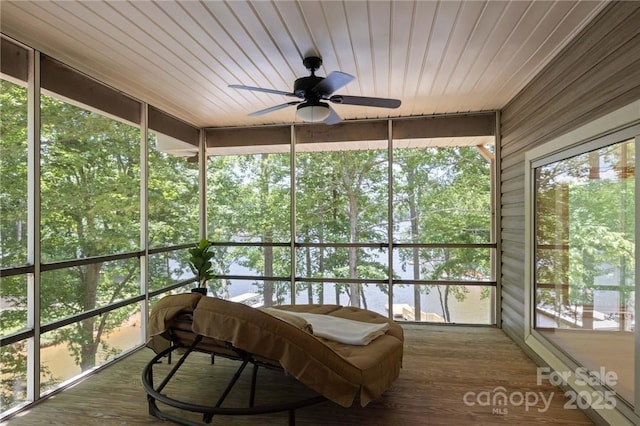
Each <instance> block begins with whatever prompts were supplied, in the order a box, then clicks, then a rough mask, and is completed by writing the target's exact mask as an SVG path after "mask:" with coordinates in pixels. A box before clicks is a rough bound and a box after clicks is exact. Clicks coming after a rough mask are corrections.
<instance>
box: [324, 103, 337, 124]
mask: <svg viewBox="0 0 640 426" xmlns="http://www.w3.org/2000/svg"><path fill="white" fill-rule="evenodd" d="M341 121H342V117H340V116H339V115H338V113H337V112H336V111H335V110H334V109H333V108H331V106H329V116H328V117H327V118H325V119H324V121H323V122H324V124H338V123H339V122H341Z"/></svg>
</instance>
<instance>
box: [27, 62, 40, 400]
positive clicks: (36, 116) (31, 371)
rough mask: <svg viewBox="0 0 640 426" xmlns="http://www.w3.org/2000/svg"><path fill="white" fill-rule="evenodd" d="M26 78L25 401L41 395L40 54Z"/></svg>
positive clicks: (32, 63) (30, 64)
mask: <svg viewBox="0 0 640 426" xmlns="http://www.w3.org/2000/svg"><path fill="white" fill-rule="evenodd" d="M29 59H30V61H29V67H30V69H29V81H28V90H27V97H28V101H27V108H28V114H27V117H28V118H27V120H28V121H27V129H28V130H27V132H28V135H27V138H28V142H27V143H28V160H27V161H28V167H27V170H28V177H27V182H28V183H27V204H28V207H27V211H28V213H27V214H28V216H27V227H28V249H27V253H28V254H27V256H28V258H27V261H28V263H29V264H31V265H33V267H34V270H33V273H32V274H29V275H28V276H27V287H28V288H27V308H28V316H27V327H29V328H31V329H33V333H34V335H33V337H32V338H30V339H28V344H27V351H28V354H27V400H28V401H36V400H37V399H39V398H40V393H41V392H40V259H41V256H40V53H39V52H34V51H31V52H30V53H29Z"/></svg>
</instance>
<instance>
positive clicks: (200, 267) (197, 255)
mask: <svg viewBox="0 0 640 426" xmlns="http://www.w3.org/2000/svg"><path fill="white" fill-rule="evenodd" d="M212 245H213V243H211V241H209V240H207V239H206V238H202V239H201V240H200V241H199V242H198V243H197V244H196V245H195V247H193V248H190V249H189V266H190V267H191V271H192V272H193V273H194V274H195V276H196V278H197V279H198V286H199V287H201V288H205V287H206V285H207V281H208V280H210V279H212V278H213V277H215V272H214V270H213V269H212V266H213V263H212V262H211V259H212V258H213V256H214V252H213V251H212V250H211V248H212Z"/></svg>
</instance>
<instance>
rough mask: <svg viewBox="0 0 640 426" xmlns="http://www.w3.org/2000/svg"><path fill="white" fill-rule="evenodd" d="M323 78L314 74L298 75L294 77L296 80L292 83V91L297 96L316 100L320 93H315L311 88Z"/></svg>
mask: <svg viewBox="0 0 640 426" xmlns="http://www.w3.org/2000/svg"><path fill="white" fill-rule="evenodd" d="M322 80H324V77H318V76H315V75H310V76H308V77H300V78H298V79H296V82H295V83H294V84H293V93H295V95H296V96H297V97H299V98H303V99H306V100H313V99H314V98H316V100H318V99H320V98H321V97H322V93H316V92H314V91H313V90H311V89H313V88H314V87H316V85H317V84H318V83H320V82H321V81H322Z"/></svg>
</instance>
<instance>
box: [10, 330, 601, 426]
mask: <svg viewBox="0 0 640 426" xmlns="http://www.w3.org/2000/svg"><path fill="white" fill-rule="evenodd" d="M404 328H405V333H406V334H405V355H404V366H403V370H402V372H401V374H400V377H399V378H398V380H397V381H396V382H395V383H394V385H393V386H392V388H391V389H389V390H388V391H387V392H386V393H385V394H384V395H383V396H382V397H381V398H380V399H378V400H377V401H374V402H372V403H371V404H369V405H368V406H367V407H364V408H362V407H359V406H354V407H351V408H343V407H340V406H338V405H336V404H333V403H331V402H323V403H321V404H319V405H315V406H311V407H307V408H303V409H300V410H298V411H297V413H296V420H297V423H296V424H298V425H313V426H317V425H367V426H369V425H381V426H382V425H384V426H386V425H402V426H404V425H481V424H482V425H494V424H495V425H527V424H530V425H534V424H535V425H540V424H548V425H551V424H553V425H590V424H592V422H591V421H590V420H589V419H588V418H587V417H586V416H585V415H584V414H583V413H582V412H580V411H579V410H576V409H566V408H564V405H565V403H566V401H567V399H565V397H564V396H563V393H562V391H561V390H560V389H558V388H555V387H552V386H551V385H550V384H549V383H546V382H545V383H543V384H542V385H538V384H537V383H536V377H537V376H536V366H535V364H534V363H533V362H532V361H530V360H529V359H528V358H527V356H526V355H525V354H524V353H523V352H522V351H521V350H520V349H519V348H518V346H517V345H516V344H515V343H513V342H512V341H511V340H510V339H509V338H507V337H506V336H505V334H504V333H503V332H502V331H500V330H498V329H495V328H481V327H454V326H423V325H406V326H405V327H404ZM197 355H198V357H197V358H196V359H195V360H194V361H193V363H191V364H189V363H186V364H185V367H184V368H185V373H184V374H183V373H181V375H180V376H178V377H176V379H175V383H174V384H170V385H169V386H168V387H167V388H166V393H168V394H170V395H174V396H178V395H177V394H172V392H181V394H180V397H183V395H184V396H187V395H189V397H192V398H194V399H195V401H194V402H203V401H205V400H208V401H211V400H212V399H214V398H217V396H213V397H212V396H211V395H212V392H213V390H214V389H215V388H216V387H218V388H220V382H221V381H222V380H223V379H226V378H227V377H230V375H231V374H232V372H233V370H234V369H235V363H233V362H232V361H228V360H224V359H221V360H216V364H215V367H212V366H211V365H210V364H209V359H208V357H206V356H205V355H203V354H197ZM152 356H153V353H152V352H151V351H150V350H149V349H143V350H140V351H138V352H136V353H134V354H133V355H131V356H129V357H127V358H125V359H123V360H121V361H119V362H117V363H115V364H113V365H112V366H110V367H108V368H105V369H104V370H102V371H100V372H99V373H97V374H96V375H94V376H92V377H90V378H88V379H87V380H85V381H83V382H81V383H79V384H78V385H76V386H74V387H73V388H71V389H68V390H66V391H64V392H61V393H59V394H57V395H55V396H54V397H52V398H49V399H48V400H46V401H44V402H42V403H40V404H37V405H36V406H35V407H33V408H31V409H30V410H28V411H26V412H23V413H21V414H20V415H18V416H16V417H14V418H12V419H10V420H9V421H8V422H6V423H5V424H8V425H11V426H14V425H15V426H19V425H35V424H37V425H65V426H66V425H78V426H80V425H159V424H167V423H164V422H162V421H160V420H158V419H156V418H154V417H151V416H150V415H149V414H148V411H147V403H146V395H145V392H144V391H143V389H142V386H141V382H140V375H141V371H142V369H143V367H144V365H145V364H146V363H147V362H148V361H149V360H150V359H151V358H152ZM187 364H188V365H187ZM156 367H158V369H162V368H166V363H163V364H160V365H157V366H156ZM214 371H215V375H214V374H213V372H214ZM261 371H262V372H261V373H260V374H259V377H258V382H259V384H261V385H262V386H263V388H262V389H264V390H265V391H264V392H259V393H258V395H257V400H256V402H257V403H260V402H263V401H268V400H271V399H273V398H277V399H279V398H285V397H287V396H294V397H297V396H300V395H302V394H304V393H306V392H307V391H306V389H304V388H303V387H302V386H301V385H300V384H299V383H297V382H296V381H295V380H294V379H292V378H290V377H286V376H284V375H283V374H282V373H280V372H275V371H266V370H264V369H261ZM224 376H226V377H224ZM249 376H250V374H249V370H247V371H246V373H245V376H243V377H242V379H241V380H240V382H239V388H238V389H237V390H238V392H236V391H235V390H234V392H232V394H231V395H230V401H231V402H233V400H234V399H235V398H236V397H242V401H245V400H246V394H245V395H240V394H241V393H243V392H244V391H246V389H247V387H248V380H249ZM225 383H226V382H225ZM496 388H497V389H496ZM503 388H504V389H503ZM500 391H502V392H504V393H505V394H506V395H507V396H508V397H510V398H511V403H507V405H502V406H491V405H490V404H487V403H485V401H486V397H487V396H493V394H494V393H496V392H500ZM236 394H237V395H236ZM534 394H535V395H536V396H538V397H540V396H543V397H544V398H545V399H546V400H550V404H549V406H548V409H545V404H544V403H543V401H542V399H540V400H539V402H538V404H537V405H536V406H532V407H528V408H527V407H525V405H524V404H523V403H521V399H520V396H527V395H528V396H529V399H530V401H533V395H534ZM465 401H466V402H465ZM190 418H191V419H194V420H196V419H198V418H199V417H193V416H192V417H190ZM287 420H288V419H287V415H286V413H278V414H270V415H259V416H252V417H230V416H225V417H223V416H216V417H215V418H214V421H213V423H212V424H213V425H216V424H218V425H287Z"/></svg>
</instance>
